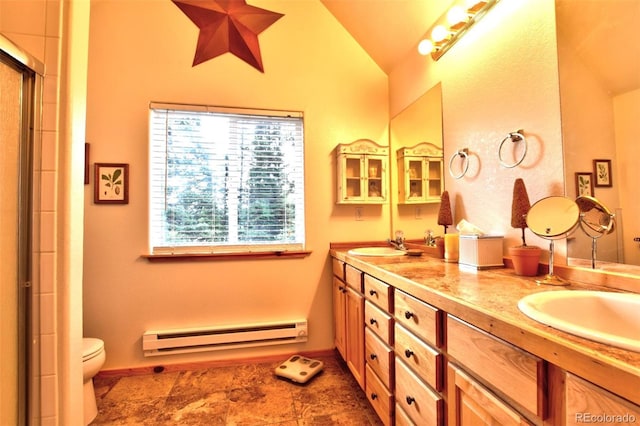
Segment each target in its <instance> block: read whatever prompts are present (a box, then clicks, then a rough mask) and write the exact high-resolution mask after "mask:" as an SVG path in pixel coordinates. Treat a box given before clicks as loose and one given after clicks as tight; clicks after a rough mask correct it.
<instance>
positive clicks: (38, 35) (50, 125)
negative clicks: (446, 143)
mask: <svg viewBox="0 0 640 426" xmlns="http://www.w3.org/2000/svg"><path fill="white" fill-rule="evenodd" d="M61 7H62V3H61V1H60V0H46V1H41V0H40V1H38V0H35V1H32V0H20V1H12V0H3V1H1V2H0V32H1V33H2V34H3V35H4V36H5V37H7V38H9V39H10V40H11V41H13V42H14V43H15V44H17V45H18V46H20V47H21V48H22V49H24V50H26V51H27V52H29V53H30V54H31V55H33V56H34V57H36V58H37V59H38V60H40V61H41V62H43V63H44V64H45V77H44V88H43V106H42V146H41V147H38V148H41V149H36V155H37V157H38V158H36V160H37V161H36V169H37V173H39V174H40V179H37V178H36V179H35V180H36V182H37V181H40V191H39V194H36V202H35V203H34V205H35V206H36V207H37V210H36V212H35V221H34V226H35V228H36V236H38V237H39V238H38V240H37V241H35V243H34V246H33V250H34V256H33V258H34V260H35V261H36V262H37V264H36V265H34V270H35V271H37V272H39V274H38V275H39V276H38V277H34V281H36V282H35V283H34V284H35V285H34V288H35V289H36V290H38V289H39V296H40V336H41V346H40V348H41V354H40V358H41V359H40V383H41V416H42V418H41V424H42V425H43V426H46V425H56V424H58V387H57V381H58V369H57V364H58V359H57V350H56V348H57V346H58V345H57V340H58V335H57V316H56V310H57V309H56V306H57V303H56V302H57V299H56V256H57V253H56V241H57V238H56V224H57V214H56V212H57V208H56V207H57V205H56V200H57V193H56V188H57V176H58V170H57V164H58V161H57V146H58V140H59V132H58V130H59V129H58V111H59V108H58V105H59V92H58V87H59V69H60V34H61V26H60V18H61ZM38 154H40V155H38ZM38 198H39V199H38ZM38 230H39V232H38ZM38 278H39V279H38ZM38 281H39V282H38Z"/></svg>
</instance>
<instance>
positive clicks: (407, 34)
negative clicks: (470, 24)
mask: <svg viewBox="0 0 640 426" xmlns="http://www.w3.org/2000/svg"><path fill="white" fill-rule="evenodd" d="M320 1H321V2H322V3H323V4H324V5H325V7H326V8H327V9H328V10H329V11H330V12H331V13H332V14H333V15H334V16H335V17H336V19H337V20H338V21H339V22H340V23H341V24H342V25H343V26H344V28H345V29H346V30H347V31H348V32H349V33H350V34H351V36H352V37H353V38H354V39H355V40H356V41H357V42H358V43H359V44H360V45H361V46H362V48H363V49H364V50H365V51H367V53H368V54H369V56H371V58H372V59H373V60H374V61H375V62H376V63H377V64H378V66H380V68H381V69H382V70H383V71H384V72H385V73H386V74H387V75H388V74H389V73H391V71H392V70H393V68H394V67H395V66H396V65H397V64H398V63H400V62H401V61H402V60H403V59H404V58H405V57H406V55H407V54H409V52H410V51H411V49H416V48H417V45H418V42H419V41H420V40H421V39H422V38H423V36H424V35H425V34H426V33H427V31H428V30H429V28H430V27H431V25H432V24H433V23H434V22H435V21H436V20H437V19H438V18H439V17H440V16H441V15H442V14H444V13H445V11H446V10H447V8H448V7H449V6H450V5H451V4H452V3H453V0H320ZM556 3H557V10H558V12H557V13H558V18H559V20H560V22H563V25H562V26H563V29H562V31H563V34H570V35H568V37H570V38H571V40H570V43H571V44H572V45H573V46H574V48H575V50H576V52H577V53H578V55H579V56H581V57H582V60H583V61H584V62H585V63H586V64H587V65H588V66H590V67H592V69H594V70H597V71H595V72H597V73H599V74H600V75H601V78H602V80H603V81H605V82H606V84H607V87H608V88H609V90H610V91H611V92H612V93H621V92H625V91H627V90H630V89H633V88H638V87H639V86H640V43H638V42H637V41H638V40H640V34H639V32H640V26H638V25H637V23H638V22H640V1H638V0H607V1H603V0H556ZM593 22H598V23H599V24H598V25H593ZM621 47H622V48H621Z"/></svg>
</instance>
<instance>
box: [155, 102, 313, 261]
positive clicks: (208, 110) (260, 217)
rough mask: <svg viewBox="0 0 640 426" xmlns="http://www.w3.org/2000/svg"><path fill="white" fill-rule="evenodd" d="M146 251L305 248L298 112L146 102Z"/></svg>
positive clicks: (234, 250) (301, 146)
mask: <svg viewBox="0 0 640 426" xmlns="http://www.w3.org/2000/svg"><path fill="white" fill-rule="evenodd" d="M149 126H150V129H149V139H150V141H149V146H150V150H149V174H150V178H149V186H150V188H149V194H150V200H149V208H150V212H149V216H150V221H149V222H150V229H149V238H150V247H151V250H152V253H167V252H172V253H203V252H204V253H208V252H214V253H215V252H236V251H274V250H276V251H279V250H301V249H304V242H305V229H304V140H303V139H304V132H303V117H302V113H300V112H283V111H277V112H274V111H262V110H242V109H233V108H220V107H209V106H197V105H193V106H192V105H173V104H156V103H152V104H151V105H150V123H149Z"/></svg>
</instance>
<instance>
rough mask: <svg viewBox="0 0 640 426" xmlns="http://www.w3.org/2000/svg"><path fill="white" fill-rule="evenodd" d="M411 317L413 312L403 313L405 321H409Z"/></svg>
mask: <svg viewBox="0 0 640 426" xmlns="http://www.w3.org/2000/svg"><path fill="white" fill-rule="evenodd" d="M412 316H413V312H409V311H407V312H405V313H404V317H405V318H406V319H410V318H411V317H412Z"/></svg>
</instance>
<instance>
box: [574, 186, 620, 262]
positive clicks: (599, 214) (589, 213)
mask: <svg viewBox="0 0 640 426" xmlns="http://www.w3.org/2000/svg"><path fill="white" fill-rule="evenodd" d="M576 204H577V205H578V207H579V208H580V229H582V231H584V233H585V234H587V236H589V237H590V238H591V268H592V269H595V267H596V257H597V254H596V253H597V244H598V238H601V237H602V236H604V235H607V234H610V233H611V232H613V228H614V227H615V220H614V218H615V215H614V214H612V213H611V212H610V211H609V209H608V208H607V207H606V206H605V205H604V204H602V203H601V202H600V201H598V200H597V199H596V198H594V197H589V196H588V195H582V196H580V197H578V198H576Z"/></svg>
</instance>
